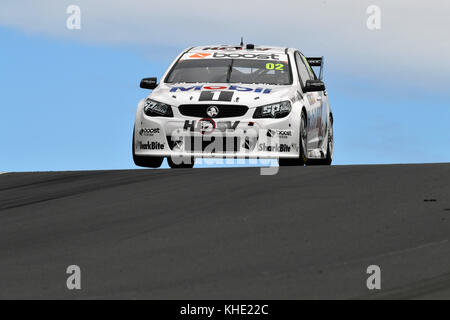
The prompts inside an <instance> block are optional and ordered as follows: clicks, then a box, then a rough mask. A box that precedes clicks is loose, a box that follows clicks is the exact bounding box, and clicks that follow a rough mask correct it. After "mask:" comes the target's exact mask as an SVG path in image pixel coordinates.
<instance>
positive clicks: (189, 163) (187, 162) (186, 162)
mask: <svg viewBox="0 0 450 320" xmlns="http://www.w3.org/2000/svg"><path fill="white" fill-rule="evenodd" d="M194 162H195V159H194V158H193V157H191V158H190V159H189V158H183V159H182V161H181V163H175V162H174V161H173V160H172V157H167V163H168V164H169V167H171V168H172V169H182V168H193V167H194Z"/></svg>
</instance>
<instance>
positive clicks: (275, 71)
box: [166, 59, 292, 85]
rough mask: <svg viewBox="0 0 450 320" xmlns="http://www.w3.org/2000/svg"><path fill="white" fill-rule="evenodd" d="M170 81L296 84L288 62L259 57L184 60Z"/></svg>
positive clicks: (171, 73) (171, 74)
mask: <svg viewBox="0 0 450 320" xmlns="http://www.w3.org/2000/svg"><path fill="white" fill-rule="evenodd" d="M166 82H168V83H176V82H188V83H196V82H207V83H208V82H209V83H265V84H274V85H288V84H292V79H291V70H290V66H289V62H288V61H279V60H257V59H201V60H180V61H179V62H178V63H177V64H176V65H175V67H174V68H173V70H172V71H171V72H170V74H169V75H168V76H167V78H166Z"/></svg>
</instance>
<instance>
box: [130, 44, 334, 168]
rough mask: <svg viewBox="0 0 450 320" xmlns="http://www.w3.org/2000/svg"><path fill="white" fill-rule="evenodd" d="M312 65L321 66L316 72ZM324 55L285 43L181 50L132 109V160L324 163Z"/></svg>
mask: <svg viewBox="0 0 450 320" xmlns="http://www.w3.org/2000/svg"><path fill="white" fill-rule="evenodd" d="M313 67H320V73H319V76H317V75H316V72H315V71H314V70H313ZM322 70H323V57H309V58H308V57H305V56H304V55H303V54H302V53H301V52H300V51H298V50H296V49H292V48H281V47H267V46H255V45H253V44H247V45H246V46H244V44H242V43H241V45H240V46H224V45H220V46H201V47H192V48H189V49H186V50H184V51H183V52H182V53H181V54H179V56H178V57H177V58H176V59H175V60H174V62H173V63H172V64H171V66H170V67H169V68H168V70H167V71H166V72H165V74H164V75H163V77H162V79H161V81H160V82H159V83H157V79H156V78H144V79H142V80H141V83H140V86H141V88H145V89H152V92H151V93H150V95H149V96H148V97H147V98H145V99H142V100H141V101H140V102H139V104H138V107H137V112H136V120H135V124H134V132H133V146H132V148H133V160H134V162H135V164H136V165H138V166H142V167H150V168H156V167H159V166H160V165H161V164H162V162H163V159H164V158H167V160H168V164H169V166H170V167H171V168H189V167H192V166H193V165H194V160H195V158H233V159H236V158H245V159H253V158H256V159H274V158H275V159H278V162H279V165H280V166H294V165H295V166H301V165H330V164H331V162H332V158H333V114H332V112H331V108H330V105H329V101H328V95H327V92H326V90H325V85H324V83H323V81H322Z"/></svg>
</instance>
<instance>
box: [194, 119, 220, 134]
mask: <svg viewBox="0 0 450 320" xmlns="http://www.w3.org/2000/svg"><path fill="white" fill-rule="evenodd" d="M215 128H216V123H215V122H214V120H213V119H208V118H203V119H200V120H199V121H198V123H197V129H198V131H199V132H200V133H201V134H209V133H211V132H213V131H214V129H215Z"/></svg>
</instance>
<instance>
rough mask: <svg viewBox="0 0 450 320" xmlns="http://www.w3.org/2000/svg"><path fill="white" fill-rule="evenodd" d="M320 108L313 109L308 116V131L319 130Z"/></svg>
mask: <svg viewBox="0 0 450 320" xmlns="http://www.w3.org/2000/svg"><path fill="white" fill-rule="evenodd" d="M321 112H322V110H321V108H314V109H313V110H312V111H311V112H310V113H309V114H308V128H309V130H314V129H317V128H320V121H321V118H322V116H321Z"/></svg>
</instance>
